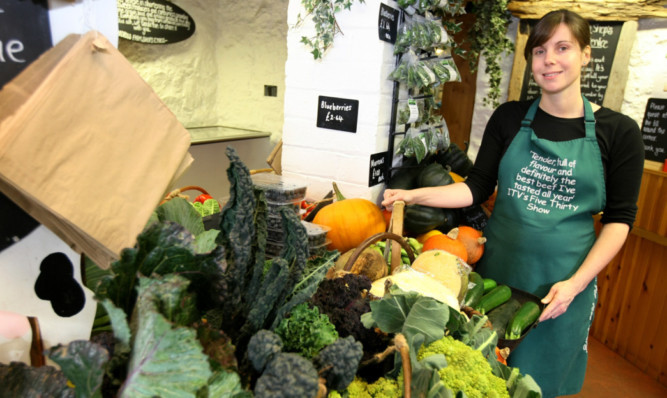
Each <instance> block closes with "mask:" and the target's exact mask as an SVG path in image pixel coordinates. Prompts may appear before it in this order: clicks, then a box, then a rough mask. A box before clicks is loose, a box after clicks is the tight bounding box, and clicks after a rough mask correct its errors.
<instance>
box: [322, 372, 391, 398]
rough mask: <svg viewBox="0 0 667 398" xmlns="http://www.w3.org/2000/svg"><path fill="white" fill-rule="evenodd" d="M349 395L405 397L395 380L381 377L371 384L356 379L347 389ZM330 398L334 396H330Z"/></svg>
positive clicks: (354, 396) (359, 397)
mask: <svg viewBox="0 0 667 398" xmlns="http://www.w3.org/2000/svg"><path fill="white" fill-rule="evenodd" d="M347 394H348V395H347V396H348V397H349V398H398V397H402V396H403V390H401V389H400V388H399V385H398V382H397V381H396V380H393V379H388V378H384V377H380V378H379V379H377V381H375V382H374V383H370V384H369V383H366V382H365V381H364V380H363V379H360V378H358V377H356V378H355V379H354V380H353V381H352V383H350V385H349V386H348V387H347ZM329 397H330V398H331V397H332V395H331V394H329Z"/></svg>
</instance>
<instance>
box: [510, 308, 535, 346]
mask: <svg viewBox="0 0 667 398" xmlns="http://www.w3.org/2000/svg"><path fill="white" fill-rule="evenodd" d="M541 312H542V311H541V310H540V306H539V305H537V303H536V302H534V301H526V302H525V303H523V304H522V305H521V308H519V310H518V311H517V312H516V313H515V314H514V316H513V317H512V319H511V320H510V322H509V324H507V329H506V330H505V339H507V340H516V339H519V338H521V335H522V334H523V332H524V331H525V330H526V329H528V328H529V327H530V326H531V325H532V324H533V323H535V321H537V319H538V318H539V317H540V313H541Z"/></svg>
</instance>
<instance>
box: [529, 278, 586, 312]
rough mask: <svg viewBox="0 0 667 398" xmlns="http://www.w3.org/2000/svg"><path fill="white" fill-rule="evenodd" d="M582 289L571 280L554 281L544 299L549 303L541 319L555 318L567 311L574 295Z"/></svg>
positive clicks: (545, 302)
mask: <svg viewBox="0 0 667 398" xmlns="http://www.w3.org/2000/svg"><path fill="white" fill-rule="evenodd" d="M580 291H581V289H579V288H578V287H577V286H575V284H574V282H571V281H569V280H566V281H561V282H558V283H554V285H553V286H551V290H549V293H547V295H546V296H545V297H544V298H543V299H542V302H543V303H544V304H548V305H547V307H546V308H545V309H544V311H542V314H541V315H540V319H539V321H540V322H542V321H546V320H547V319H553V318H556V317H558V316H560V315H562V314H563V313H565V311H567V308H568V307H569V306H570V303H571V302H572V300H574V297H575V296H576V295H577V294H579V292H580Z"/></svg>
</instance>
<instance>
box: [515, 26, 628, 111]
mask: <svg viewBox="0 0 667 398" xmlns="http://www.w3.org/2000/svg"><path fill="white" fill-rule="evenodd" d="M527 23H528V24H529V25H530V26H531V27H532V26H534V25H535V23H536V21H534V20H530V21H527ZM590 26H591V50H592V51H591V62H590V63H589V64H588V67H586V69H585V70H584V71H583V79H582V81H581V93H582V94H583V95H584V96H586V98H588V100H589V101H591V102H593V103H596V104H599V105H602V102H603V101H604V95H605V93H606V91H607V86H608V84H609V76H610V73H611V66H612V65H613V63H614V54H615V53H616V46H617V45H618V39H619V37H620V35H621V28H622V27H623V22H615V21H610V22H597V21H595V22H591V23H590ZM517 56H520V55H517ZM539 95H540V88H539V86H538V85H537V84H536V83H535V80H534V79H533V78H532V72H531V66H530V65H527V66H526V71H525V73H524V78H523V86H522V87H521V97H520V98H521V99H522V100H530V99H535V98H537V97H538V96H539Z"/></svg>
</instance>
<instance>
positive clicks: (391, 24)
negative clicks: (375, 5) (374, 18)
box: [378, 3, 400, 44]
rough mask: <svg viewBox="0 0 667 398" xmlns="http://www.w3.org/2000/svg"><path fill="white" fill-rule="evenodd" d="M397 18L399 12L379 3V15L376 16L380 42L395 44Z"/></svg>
mask: <svg viewBox="0 0 667 398" xmlns="http://www.w3.org/2000/svg"><path fill="white" fill-rule="evenodd" d="M399 16H400V11H399V10H397V9H395V8H391V7H389V6H388V5H386V4H384V3H380V14H379V15H378V36H379V38H380V40H382V41H386V42H389V43H391V44H394V43H396V35H397V32H398V18H399Z"/></svg>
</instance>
